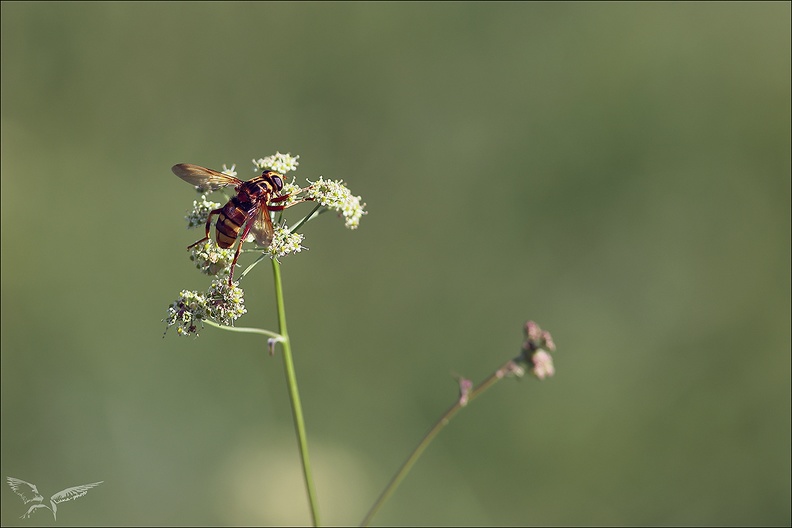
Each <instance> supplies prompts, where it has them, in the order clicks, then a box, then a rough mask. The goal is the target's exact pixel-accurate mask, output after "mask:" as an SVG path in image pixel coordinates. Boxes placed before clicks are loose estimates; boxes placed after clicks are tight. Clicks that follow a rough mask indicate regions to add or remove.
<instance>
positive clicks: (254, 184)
mask: <svg viewBox="0 0 792 528" xmlns="http://www.w3.org/2000/svg"><path fill="white" fill-rule="evenodd" d="M171 170H172V171H173V173H174V174H175V175H176V176H178V177H179V178H181V179H182V180H184V181H186V182H187V183H189V184H191V185H194V186H196V187H198V188H200V189H206V190H209V191H216V190H218V189H221V188H223V187H226V186H228V185H233V186H234V190H235V191H236V196H234V197H232V198H231V199H230V200H229V201H228V202H227V203H226V204H225V205H224V206H223V207H221V208H220V209H214V210H212V211H210V212H209V218H207V219H206V236H205V237H203V238H202V239H201V240H199V241H197V242H195V243H194V244H191V245H189V246H188V247H187V249H190V248H191V247H194V246H197V245H198V244H200V243H202V242H205V241H207V240H209V238H210V236H209V231H210V229H211V225H212V217H213V216H214V215H217V222H216V223H215V241H216V242H217V245H218V246H219V247H221V248H223V249H228V248H230V247H232V246H233V245H234V243H235V242H236V241H237V240H239V245H238V246H237V249H236V253H235V254H234V260H233V262H232V263H231V273H229V275H228V284H229V285H230V284H231V283H232V281H233V278H234V266H236V262H237V259H238V258H239V252H240V251H241V250H242V243H243V242H244V241H245V239H246V238H247V236H248V234H252V235H253V237H254V238H255V239H256V242H257V243H258V244H259V245H260V246H262V247H265V248H266V247H269V245H270V244H271V243H272V238H273V236H274V233H275V230H274V228H273V226H272V220H271V219H270V214H269V212H270V211H282V210H283V209H285V208H286V207H287V206H284V205H272V203H277V202H282V201H284V200H286V199H288V198H289V195H288V194H286V195H283V196H281V195H280V191H281V190H282V189H283V183H284V182H283V176H282V175H281V174H279V173H277V172H275V171H271V170H265V171H263V172H262V173H261V176H256V177H255V178H253V179H252V180H248V181H243V180H240V179H238V178H235V177H233V176H229V175H227V174H223V173H222V172H217V171H216V170H212V169H207V168H205V167H200V166H198V165H192V164H189V163H179V164H178V165H174V166H173V168H172V169H171ZM300 201H303V200H300ZM294 203H297V202H294ZM294 203H292V204H290V205H289V206H291V205H294ZM240 231H241V232H242V234H241V235H240Z"/></svg>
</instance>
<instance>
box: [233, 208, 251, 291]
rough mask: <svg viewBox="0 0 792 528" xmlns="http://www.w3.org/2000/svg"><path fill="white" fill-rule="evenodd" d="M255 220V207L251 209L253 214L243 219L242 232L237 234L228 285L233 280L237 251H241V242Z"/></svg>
mask: <svg viewBox="0 0 792 528" xmlns="http://www.w3.org/2000/svg"><path fill="white" fill-rule="evenodd" d="M255 221H256V209H254V210H253V214H250V215H248V217H247V220H245V228H244V229H243V230H242V234H241V235H239V238H237V242H238V245H237V248H236V253H234V260H233V261H232V262H231V272H230V273H229V274H228V285H229V286H231V284H232V283H233V282H234V268H235V267H236V263H237V259H238V258H239V253H240V252H241V251H242V244H243V243H244V242H245V239H246V238H247V236H248V233H250V228H251V227H253V222H255Z"/></svg>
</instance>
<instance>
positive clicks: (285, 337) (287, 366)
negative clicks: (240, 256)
mask: <svg viewBox="0 0 792 528" xmlns="http://www.w3.org/2000/svg"><path fill="white" fill-rule="evenodd" d="M272 273H273V275H274V277H275V301H276V303H277V309H278V325H279V328H280V337H281V338H282V341H281V345H282V346H283V368H284V370H285V372H286V384H287V385H288V387H289V396H290V398H291V408H292V418H293V419H294V429H295V432H296V433H297V442H298V444H299V447H300V458H301V460H302V468H303V476H304V477H305V489H306V491H307V493H308V502H309V504H310V506H311V517H312V518H313V525H314V526H319V504H318V502H317V500H316V491H315V490H314V485H313V478H312V477H311V463H310V461H309V460H308V438H307V435H306V434H305V422H304V420H303V413H302V405H301V404H300V393H299V391H298V390H297V375H296V373H295V371H294V361H293V360H292V353H291V341H290V340H289V333H288V331H287V330H286V310H285V309H284V304H283V286H282V285H281V274H280V264H278V261H277V260H276V259H272Z"/></svg>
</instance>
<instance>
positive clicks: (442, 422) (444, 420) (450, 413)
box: [360, 361, 513, 526]
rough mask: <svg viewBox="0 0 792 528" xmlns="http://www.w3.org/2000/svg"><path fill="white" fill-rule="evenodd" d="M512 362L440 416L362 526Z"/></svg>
mask: <svg viewBox="0 0 792 528" xmlns="http://www.w3.org/2000/svg"><path fill="white" fill-rule="evenodd" d="M512 363H513V362H512V361H509V362H507V363H505V364H504V365H503V366H502V367H501V368H499V369H498V370H496V371H495V372H493V373H492V374H491V375H490V376H489V377H488V378H487V379H485V380H484V381H482V382H481V383H479V384H478V385H477V386H476V387H475V388H473V389H472V390H471V391H470V393H469V394H468V397H467V401H465V402H464V403H463V400H462V398H460V399H458V400H457V401H456V403H454V405H452V406H451V407H449V408H448V410H447V411H446V412H444V413H443V415H442V416H440V419H439V420H437V422H436V423H435V424H434V425H433V426H432V428H431V429H429V431H428V432H427V433H426V434H425V435H424V437H423V438H422V439H421V441H420V442H418V445H417V446H416V447H415V449H414V450H413V452H412V453H410V456H408V457H407V460H405V461H404V463H402V465H401V467H400V468H399V470H398V471H397V472H396V474H395V475H393V478H391V480H390V482H388V485H387V486H385V489H384V490H383V491H382V493H381V494H380V496H379V498H378V499H377V502H375V503H374V505H373V506H372V507H371V509H370V510H369V512H368V513H367V514H366V516H365V517H364V518H363V521H362V522H361V523H360V526H368V525H369V523H370V522H371V520H372V519H373V518H374V516H375V515H376V514H377V512H378V511H379V509H380V508H381V507H382V505H383V504H385V502H386V501H387V500H388V498H390V496H391V495H392V494H393V492H394V491H396V488H397V487H398V486H399V484H400V483H401V481H402V480H404V477H406V476H407V473H409V472H410V469H412V467H413V465H414V464H415V462H416V461H417V460H418V457H420V456H421V454H422V453H423V452H424V450H425V449H426V448H427V447H428V446H429V444H430V443H431V442H432V440H434V438H435V436H437V434H438V433H439V432H440V431H441V430H442V429H443V427H445V426H446V425H448V422H449V421H451V418H453V417H454V415H455V414H456V413H457V412H459V410H460V409H461V408H462V407H464V406H465V405H467V404H468V403H470V402H471V401H473V399H474V398H476V397H477V396H479V395H480V394H481V393H483V392H484V391H485V390H487V389H489V388H490V387H492V386H493V385H494V384H495V383H497V382H498V381H500V380H501V379H503V378H504V377H505V376H506V374H507V373H508V372H509V370H510V369H509V367H510V365H511V364H512Z"/></svg>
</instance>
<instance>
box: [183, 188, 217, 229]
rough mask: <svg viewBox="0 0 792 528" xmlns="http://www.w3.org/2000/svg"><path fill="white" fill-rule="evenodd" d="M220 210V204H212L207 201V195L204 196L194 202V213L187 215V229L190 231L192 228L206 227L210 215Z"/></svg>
mask: <svg viewBox="0 0 792 528" xmlns="http://www.w3.org/2000/svg"><path fill="white" fill-rule="evenodd" d="M218 208H220V204H219V203H217V202H210V201H209V200H207V199H206V195H205V194H202V195H201V197H200V198H199V199H198V200H195V201H193V208H192V211H190V212H189V213H187V216H185V217H184V219H185V220H187V228H188V229H190V228H192V227H198V226H204V225H206V219H207V218H209V213H210V212H212V211H213V210H215V209H218Z"/></svg>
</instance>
